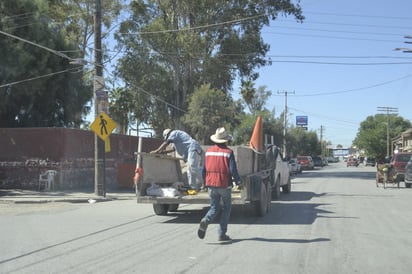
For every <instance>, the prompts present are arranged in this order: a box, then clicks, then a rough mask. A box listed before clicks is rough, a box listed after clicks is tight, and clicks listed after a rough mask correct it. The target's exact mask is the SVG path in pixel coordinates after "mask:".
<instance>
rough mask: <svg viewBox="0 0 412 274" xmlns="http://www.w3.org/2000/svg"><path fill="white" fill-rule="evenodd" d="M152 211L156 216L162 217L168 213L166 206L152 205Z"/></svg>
mask: <svg viewBox="0 0 412 274" xmlns="http://www.w3.org/2000/svg"><path fill="white" fill-rule="evenodd" d="M153 211H154V213H155V214H156V215H160V216H164V215H167V212H168V211H169V205H168V204H153Z"/></svg>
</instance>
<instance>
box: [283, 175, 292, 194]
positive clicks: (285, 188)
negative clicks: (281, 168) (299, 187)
mask: <svg viewBox="0 0 412 274" xmlns="http://www.w3.org/2000/svg"><path fill="white" fill-rule="evenodd" d="M291 188H292V183H291V182H290V177H289V179H288V183H287V184H286V185H284V186H282V192H283V193H289V192H290V190H291Z"/></svg>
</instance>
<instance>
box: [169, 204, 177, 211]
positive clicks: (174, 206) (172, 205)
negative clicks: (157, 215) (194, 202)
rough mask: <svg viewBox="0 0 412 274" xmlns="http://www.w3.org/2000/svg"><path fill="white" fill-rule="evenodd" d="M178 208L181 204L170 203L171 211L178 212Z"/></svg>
mask: <svg viewBox="0 0 412 274" xmlns="http://www.w3.org/2000/svg"><path fill="white" fill-rule="evenodd" d="M178 208H179V204H170V205H169V212H176V211H177V209H178Z"/></svg>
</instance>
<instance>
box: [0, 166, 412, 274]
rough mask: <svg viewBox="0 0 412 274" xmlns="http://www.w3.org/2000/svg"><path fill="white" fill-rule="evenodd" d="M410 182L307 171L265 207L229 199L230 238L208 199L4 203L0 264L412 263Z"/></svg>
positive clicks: (347, 171) (357, 172)
mask: <svg viewBox="0 0 412 274" xmlns="http://www.w3.org/2000/svg"><path fill="white" fill-rule="evenodd" d="M411 201H412V189H406V188H404V185H403V184H401V187H400V188H399V189H398V188H397V187H394V186H389V187H388V188H387V189H383V188H382V187H379V188H377V187H376V185H375V168H374V167H364V166H359V167H348V168H347V167H346V166H345V165H344V163H337V164H330V165H329V166H326V167H324V168H322V169H318V170H314V171H304V172H303V174H300V175H298V176H297V177H296V178H295V179H294V180H293V181H292V192H291V193H290V194H284V195H282V198H281V200H280V201H273V202H272V208H271V212H270V213H269V214H268V215H267V216H265V217H261V218H258V217H253V216H251V215H250V211H248V210H245V209H243V208H241V207H235V208H234V209H233V213H232V218H231V224H230V225H229V231H228V234H229V235H230V236H231V237H232V238H233V241H232V242H230V243H221V242H218V241H217V225H216V224H211V225H210V226H209V229H208V231H207V235H206V238H205V239H204V240H200V239H198V238H197V234H196V231H197V228H198V223H199V220H200V219H201V217H202V216H203V214H204V213H205V210H206V208H203V207H202V206H199V205H181V207H180V210H179V211H178V212H177V213H176V214H173V215H169V216H156V215H154V213H153V210H152V207H151V205H150V204H137V203H136V201H135V200H115V201H110V202H101V203H94V204H86V203H81V204H79V203H46V204H13V203H5V204H0V235H1V237H0V247H1V250H0V273H162V274H163V273H225V274H226V273H237V274H239V273H259V274H260V273H282V274H283V273H305V274H306V273H316V274H323V273H375V274H376V273H385V274H388V273H411V269H412V260H411V259H410V258H411V251H410V250H411V247H412V236H411V232H412V210H410V207H411Z"/></svg>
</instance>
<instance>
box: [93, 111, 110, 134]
mask: <svg viewBox="0 0 412 274" xmlns="http://www.w3.org/2000/svg"><path fill="white" fill-rule="evenodd" d="M90 128H91V129H92V130H93V131H94V133H96V134H97V136H99V137H100V139H102V140H103V141H106V139H107V137H109V135H110V134H111V133H112V131H113V130H114V129H115V128H116V122H115V121H113V120H112V119H111V118H110V117H109V116H108V115H107V114H106V113H104V112H103V111H102V112H100V114H99V115H98V116H97V117H96V119H95V120H94V121H93V123H92V124H91V125H90Z"/></svg>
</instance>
